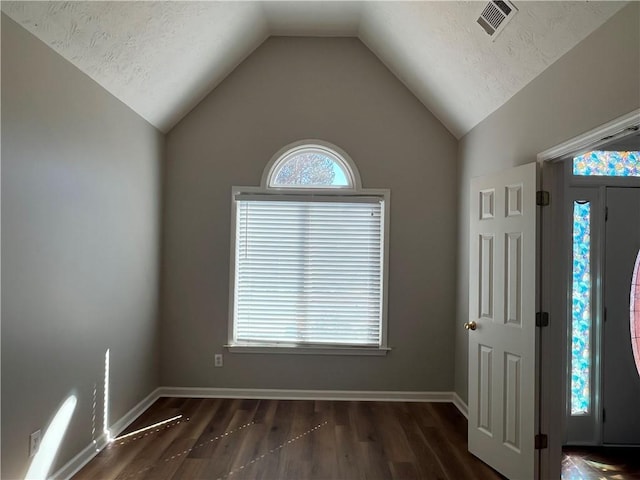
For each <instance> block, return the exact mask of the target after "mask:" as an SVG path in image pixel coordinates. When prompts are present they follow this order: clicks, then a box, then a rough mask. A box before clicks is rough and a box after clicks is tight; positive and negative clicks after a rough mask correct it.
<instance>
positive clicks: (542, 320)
mask: <svg viewBox="0 0 640 480" xmlns="http://www.w3.org/2000/svg"><path fill="white" fill-rule="evenodd" d="M548 326H549V312H536V327H548Z"/></svg>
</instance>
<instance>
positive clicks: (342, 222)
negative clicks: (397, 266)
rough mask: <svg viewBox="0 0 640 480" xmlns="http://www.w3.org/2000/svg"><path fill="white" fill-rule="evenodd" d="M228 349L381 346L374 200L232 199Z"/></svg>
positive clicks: (378, 223)
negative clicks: (236, 346)
mask: <svg viewBox="0 0 640 480" xmlns="http://www.w3.org/2000/svg"><path fill="white" fill-rule="evenodd" d="M235 201H236V215H237V218H236V239H235V240H236V246H235V286H234V305H233V307H234V322H233V328H234V332H233V337H234V340H233V341H234V343H235V344H246V345H256V344H291V345H336V346H344V345H354V346H372V347H379V346H380V345H381V342H382V339H381V336H382V331H381V330H382V302H383V298H382V292H383V260H384V258H383V257H384V255H383V253H384V252H383V249H384V245H383V242H384V228H383V226H384V219H383V215H384V213H383V212H384V207H383V204H384V201H383V198H382V197H358V196H351V197H350V196H340V197H336V196H333V197H324V198H323V197H321V196H320V197H317V196H316V197H311V196H303V198H300V197H296V196H286V195H262V196H260V195H255V196H252V195H242V194H239V195H238V196H236V199H235Z"/></svg>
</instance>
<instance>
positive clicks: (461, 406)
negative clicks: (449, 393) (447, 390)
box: [452, 392, 469, 420]
mask: <svg viewBox="0 0 640 480" xmlns="http://www.w3.org/2000/svg"><path fill="white" fill-rule="evenodd" d="M452 401H453V404H454V405H455V406H456V408H457V409H458V410H460V413H461V414H462V415H464V418H466V419H467V420H469V407H468V406H467V404H466V403H465V402H464V400H462V399H461V398H460V396H459V395H458V394H457V393H456V392H453V400H452Z"/></svg>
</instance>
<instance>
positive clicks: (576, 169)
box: [573, 150, 640, 177]
mask: <svg viewBox="0 0 640 480" xmlns="http://www.w3.org/2000/svg"><path fill="white" fill-rule="evenodd" d="M573 174H574V175H580V176H608V177H640V152H616V151H600V150H594V151H592V152H587V153H585V154H583V155H578V156H577V157H573Z"/></svg>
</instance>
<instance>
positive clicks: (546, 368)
mask: <svg viewBox="0 0 640 480" xmlns="http://www.w3.org/2000/svg"><path fill="white" fill-rule="evenodd" d="M638 124H640V109H636V110H634V111H632V112H630V113H628V114H626V115H623V116H621V117H619V118H617V119H615V120H612V121H611V122H608V123H606V124H604V125H601V126H599V127H596V128H594V129H592V130H590V131H588V132H586V133H584V134H582V135H579V136H577V137H574V138H572V139H570V140H568V141H566V142H563V143H561V144H559V145H557V146H555V147H553V148H550V149H548V150H545V151H543V152H541V153H539V154H538V156H537V160H538V162H539V163H540V164H541V165H542V169H541V170H542V182H541V185H542V189H543V190H547V191H549V192H550V193H551V204H550V206H549V207H546V211H543V213H542V218H541V230H542V232H543V238H542V243H541V245H542V252H541V255H540V256H541V258H542V264H541V271H540V275H541V286H542V288H541V290H540V293H541V308H542V310H543V311H546V312H549V318H550V323H549V326H548V327H545V328H542V329H541V330H542V331H541V332H540V336H539V338H540V342H541V345H540V350H539V351H540V362H541V363H540V373H541V378H540V392H541V393H540V395H541V396H540V417H539V418H540V427H541V431H542V432H546V433H547V436H548V437H547V438H548V448H546V449H543V450H541V452H540V470H539V471H540V475H541V478H545V479H546V478H550V479H551V478H560V475H561V462H562V444H563V441H564V439H563V432H564V431H565V406H566V400H567V398H566V397H567V396H566V388H565V385H566V384H567V378H568V377H567V375H568V372H567V358H566V355H565V352H566V345H567V318H566V317H567V315H566V311H567V310H566V308H567V302H568V299H567V293H568V292H567V288H566V282H565V281H564V275H565V272H567V268H568V258H567V255H566V253H565V252H566V251H567V250H566V249H567V238H566V236H565V235H564V234H563V232H564V230H563V229H554V228H553V227H554V226H555V225H558V223H557V222H558V221H562V220H561V219H562V217H564V215H565V213H564V210H565V209H564V205H565V198H564V193H565V183H564V175H563V172H562V168H563V165H562V164H560V163H559V162H556V163H553V162H552V161H553V160H561V159H563V157H566V156H567V155H569V154H575V153H576V152H579V151H581V150H586V149H589V148H593V147H594V146H595V145H597V144H598V143H600V144H602V143H605V142H606V141H610V140H611V139H610V138H608V139H607V140H604V139H605V137H610V136H612V135H618V134H620V133H621V132H624V131H625V130H626V129H628V128H630V127H633V126H636V125H638ZM543 210H545V209H543ZM558 216H560V219H559V218H558Z"/></svg>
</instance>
